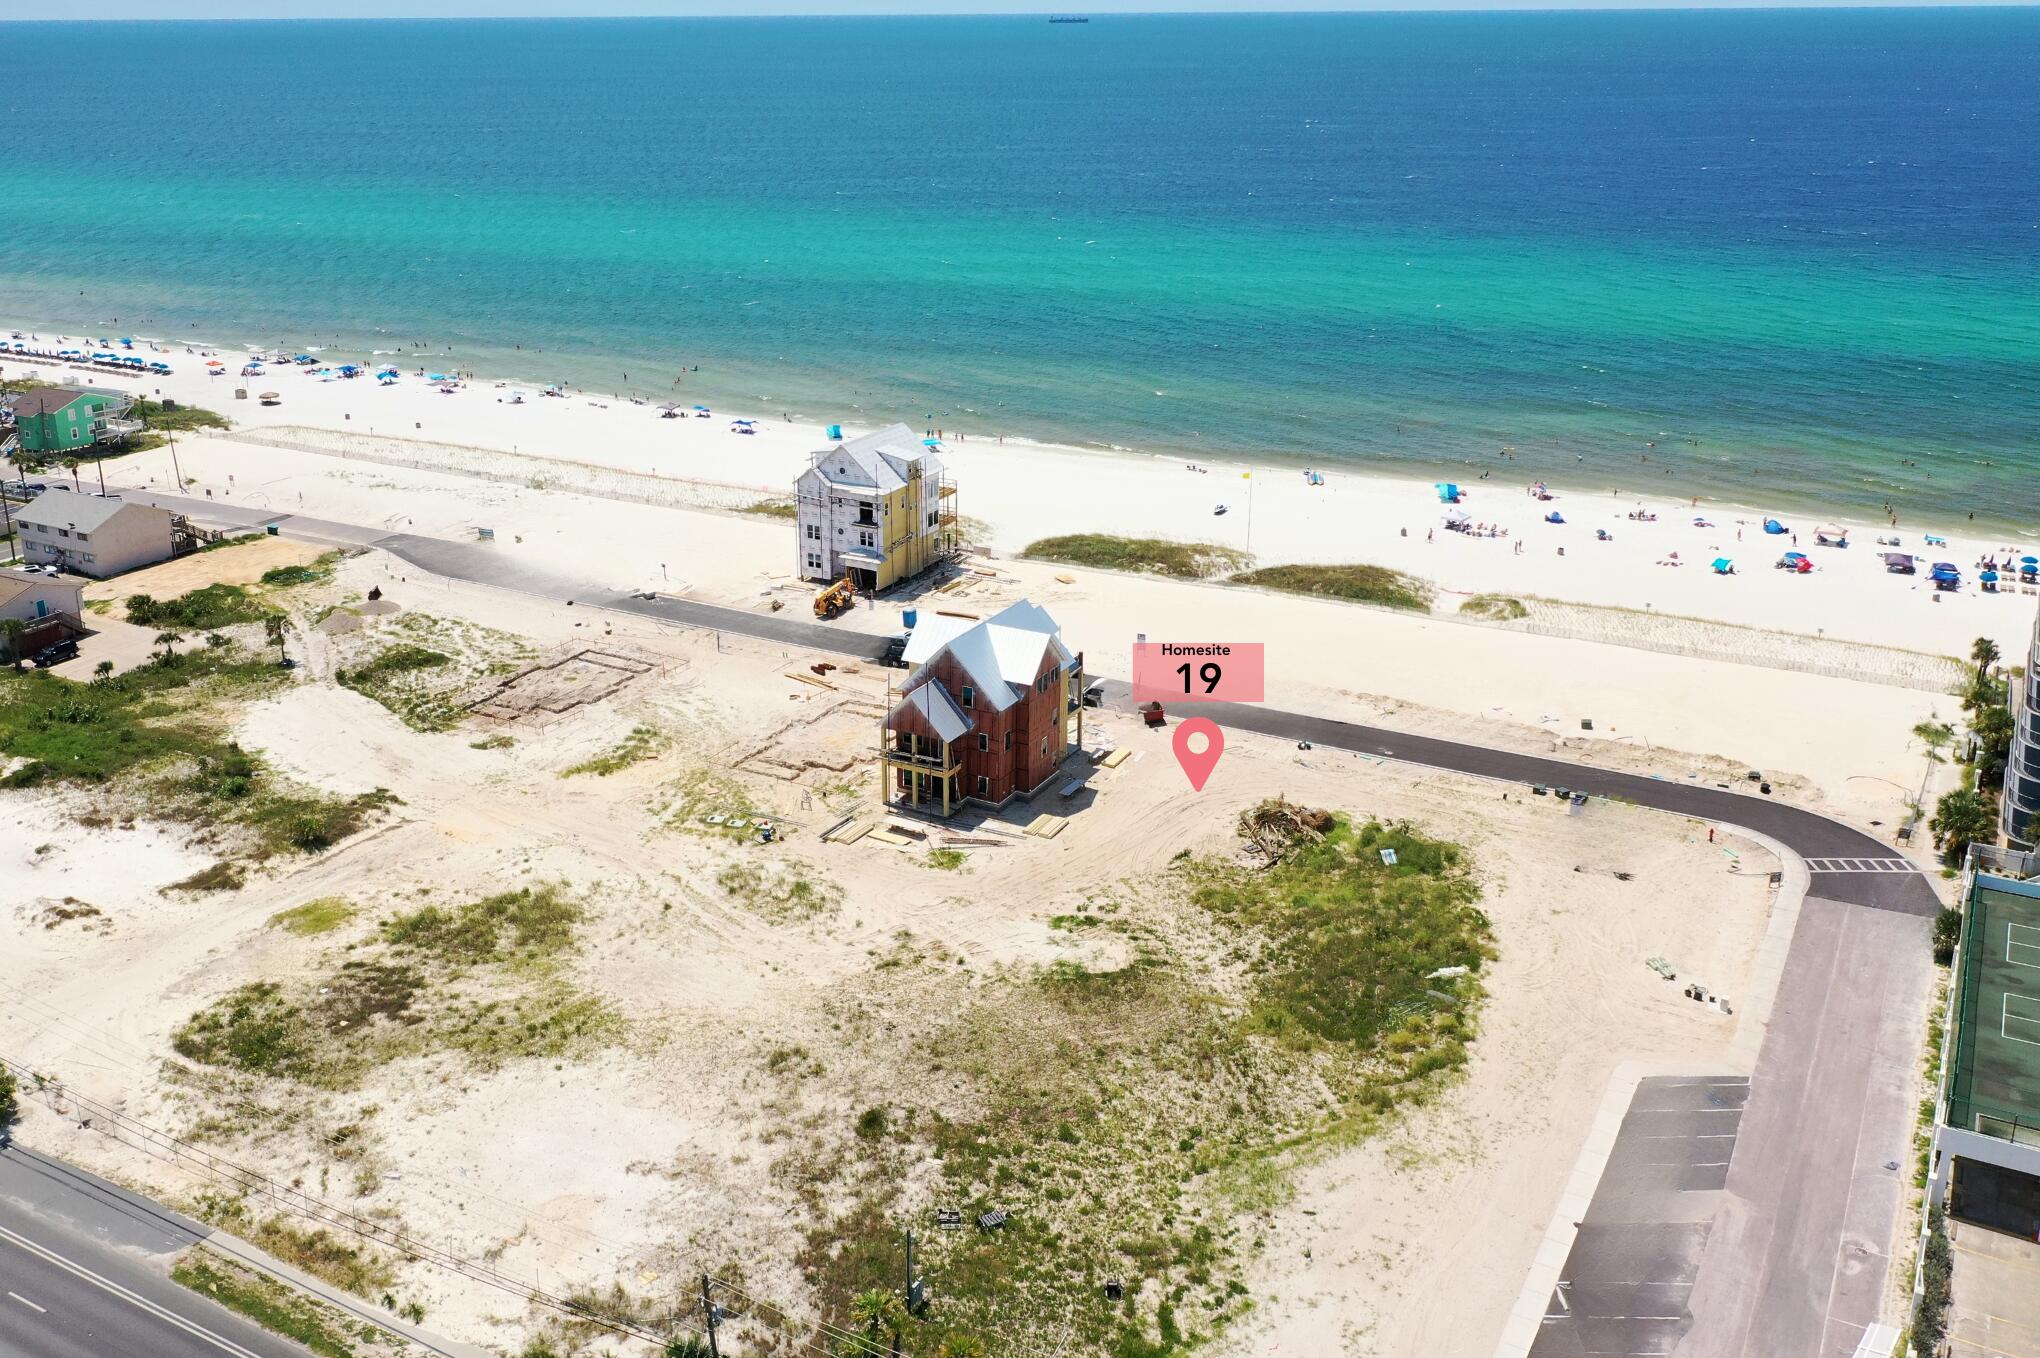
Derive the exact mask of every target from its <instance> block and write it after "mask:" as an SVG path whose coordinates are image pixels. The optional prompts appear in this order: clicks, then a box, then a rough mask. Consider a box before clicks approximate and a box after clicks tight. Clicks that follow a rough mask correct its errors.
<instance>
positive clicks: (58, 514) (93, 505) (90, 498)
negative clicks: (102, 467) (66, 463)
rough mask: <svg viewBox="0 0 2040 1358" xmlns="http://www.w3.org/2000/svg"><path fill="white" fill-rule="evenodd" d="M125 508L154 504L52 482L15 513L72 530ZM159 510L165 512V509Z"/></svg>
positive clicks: (91, 527)
mask: <svg viewBox="0 0 2040 1358" xmlns="http://www.w3.org/2000/svg"><path fill="white" fill-rule="evenodd" d="M128 508H134V509H152V508H154V506H153V505H133V506H130V505H128V504H127V503H125V502H124V501H123V500H122V499H121V498H120V497H119V496H118V495H88V494H86V493H84V492H82V491H75V490H72V489H70V488H69V487H67V486H51V487H50V488H49V489H48V490H46V491H44V492H43V493H42V494H40V495H38V496H36V497H35V499H33V500H31V501H29V502H28V503H27V504H25V505H23V506H22V507H21V509H20V510H19V511H17V512H16V514H15V516H14V517H15V518H17V519H23V520H26V521H27V522H29V523H39V524H42V525H43V526H45V527H48V528H68V529H70V530H71V531H72V532H74V533H90V532H94V531H96V530H97V529H98V528H99V527H100V525H102V524H104V523H105V522H106V521H107V520H108V519H111V518H112V517H113V516H114V515H116V514H118V513H120V512H121V511H122V510H123V509H128ZM158 512H161V513H166V514H167V512H168V511H158Z"/></svg>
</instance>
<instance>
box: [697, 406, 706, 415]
mask: <svg viewBox="0 0 2040 1358" xmlns="http://www.w3.org/2000/svg"><path fill="white" fill-rule="evenodd" d="M694 408H695V409H696V410H698V411H700V412H701V413H702V414H704V415H706V414H708V407H707V406H696V407H694Z"/></svg>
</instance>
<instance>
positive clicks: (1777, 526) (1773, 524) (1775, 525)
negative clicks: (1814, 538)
mask: <svg viewBox="0 0 2040 1358" xmlns="http://www.w3.org/2000/svg"><path fill="white" fill-rule="evenodd" d="M1764 531H1765V532H1766V533H1771V534H1774V535H1775V534H1778V533H1789V532H1791V531H1792V530H1791V529H1789V528H1787V527H1786V526H1785V525H1784V524H1782V523H1780V522H1778V521H1777V520H1776V519H1765V520H1764Z"/></svg>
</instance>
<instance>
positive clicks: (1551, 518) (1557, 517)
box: [1544, 509, 1565, 523]
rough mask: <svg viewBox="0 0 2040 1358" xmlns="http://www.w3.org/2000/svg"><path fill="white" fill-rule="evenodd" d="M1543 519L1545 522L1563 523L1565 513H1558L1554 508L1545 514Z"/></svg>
mask: <svg viewBox="0 0 2040 1358" xmlns="http://www.w3.org/2000/svg"><path fill="white" fill-rule="evenodd" d="M1544 521H1545V522H1546V523H1564V522H1565V515H1563V514H1561V513H1559V512H1558V511H1557V510H1555V509H1554V510H1552V511H1551V512H1550V513H1549V514H1546V515H1545V516H1544Z"/></svg>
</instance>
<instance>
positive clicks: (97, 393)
mask: <svg viewBox="0 0 2040 1358" xmlns="http://www.w3.org/2000/svg"><path fill="white" fill-rule="evenodd" d="M134 405H135V403H134V398H133V397H131V396H129V395H128V394H127V393H126V392H122V391H107V390H105V389H103V388H100V387H83V388H79V387H37V388H35V389H34V390H33V391H27V392H23V393H22V394H21V396H20V397H18V398H17V399H16V400H15V402H14V429H15V433H16V434H17V435H19V437H20V439H21V450H22V451H23V452H24V453H28V454H31V455H41V456H45V457H47V456H52V455H55V454H61V453H70V452H76V451H77V450H78V449H80V448H90V447H91V446H92V445H93V444H95V443H104V442H106V441H107V440H109V439H117V438H125V437H127V436H128V435H129V434H138V433H140V432H141V429H142V422H141V421H140V420H135V419H129V418H128V412H129V411H130V410H133V409H134Z"/></svg>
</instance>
